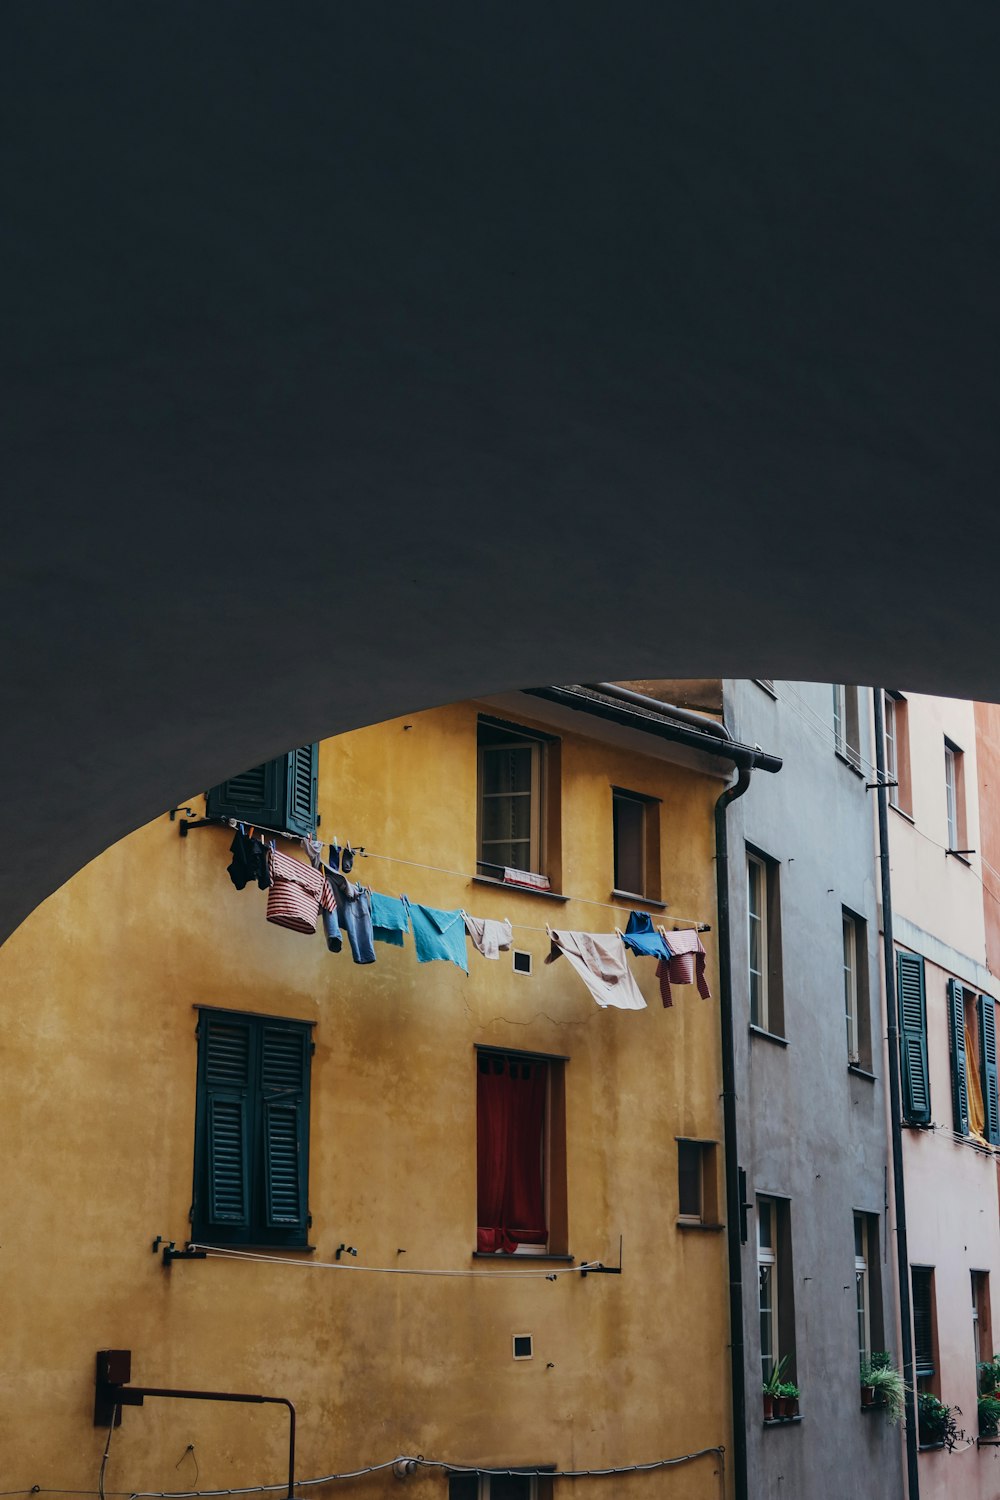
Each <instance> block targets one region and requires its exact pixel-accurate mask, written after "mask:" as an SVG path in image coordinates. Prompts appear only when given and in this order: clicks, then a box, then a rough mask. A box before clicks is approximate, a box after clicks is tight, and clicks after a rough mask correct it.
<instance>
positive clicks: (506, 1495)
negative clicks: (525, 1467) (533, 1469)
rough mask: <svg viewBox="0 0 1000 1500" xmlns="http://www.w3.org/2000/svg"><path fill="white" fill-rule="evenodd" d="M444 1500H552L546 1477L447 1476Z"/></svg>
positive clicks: (483, 1474)
mask: <svg viewBox="0 0 1000 1500" xmlns="http://www.w3.org/2000/svg"><path fill="white" fill-rule="evenodd" d="M448 1500H552V1480H551V1478H550V1477H549V1475H547V1474H517V1473H512V1474H489V1473H485V1472H483V1473H470V1474H451V1475H449V1476H448Z"/></svg>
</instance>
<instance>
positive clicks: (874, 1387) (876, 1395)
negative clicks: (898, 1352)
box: [861, 1352, 906, 1426]
mask: <svg viewBox="0 0 1000 1500" xmlns="http://www.w3.org/2000/svg"><path fill="white" fill-rule="evenodd" d="M905 1397H906V1382H905V1381H904V1379H903V1377H902V1375H901V1374H900V1373H899V1371H898V1370H897V1369H895V1368H894V1367H893V1364H892V1357H891V1356H890V1355H889V1354H886V1353H884V1352H883V1353H881V1354H873V1355H872V1357H871V1359H870V1360H868V1361H867V1362H866V1363H865V1364H863V1365H862V1366H861V1405H862V1406H881V1407H884V1409H885V1415H886V1419H887V1420H888V1421H889V1422H891V1423H892V1425H893V1426H896V1424H897V1423H898V1422H901V1421H902V1419H903V1403H904V1400H905Z"/></svg>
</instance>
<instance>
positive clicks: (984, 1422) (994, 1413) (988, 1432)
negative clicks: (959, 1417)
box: [979, 1393, 1000, 1438]
mask: <svg viewBox="0 0 1000 1500" xmlns="http://www.w3.org/2000/svg"><path fill="white" fill-rule="evenodd" d="M979 1436H980V1437H990V1438H994V1437H998V1436H1000V1393H991V1394H990V1395H988V1396H980V1398H979Z"/></svg>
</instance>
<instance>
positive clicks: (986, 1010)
mask: <svg viewBox="0 0 1000 1500" xmlns="http://www.w3.org/2000/svg"><path fill="white" fill-rule="evenodd" d="M976 1008H977V1009H978V1011H979V1056H980V1059H981V1061H982V1082H983V1108H984V1110H985V1113H986V1122H985V1129H986V1139H987V1140H988V1141H989V1143H990V1145H991V1146H1000V1099H998V1094H997V1011H996V1005H995V1003H994V1001H993V996H992V995H980V997H979V1000H978V1002H977V1007H976Z"/></svg>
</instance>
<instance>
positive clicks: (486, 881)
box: [472, 875, 570, 904]
mask: <svg viewBox="0 0 1000 1500" xmlns="http://www.w3.org/2000/svg"><path fill="white" fill-rule="evenodd" d="M472 883H473V885H491V886H492V887H493V889H494V890H495V891H513V893H514V895H515V896H541V898H542V900H543V901H559V902H562V903H563V904H565V903H566V902H567V901H568V900H569V899H570V898H569V897H568V896H560V895H559V893H558V891H540V890H538V889H537V888H536V887H535V886H533V885H515V884H514V883H513V881H510V880H494V878H493V876H492V875H473V876H472Z"/></svg>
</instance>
